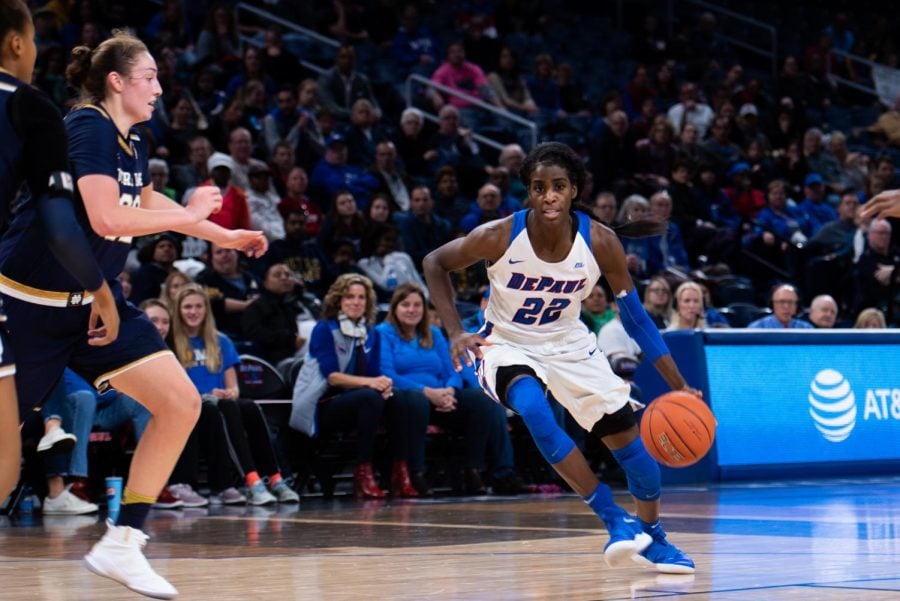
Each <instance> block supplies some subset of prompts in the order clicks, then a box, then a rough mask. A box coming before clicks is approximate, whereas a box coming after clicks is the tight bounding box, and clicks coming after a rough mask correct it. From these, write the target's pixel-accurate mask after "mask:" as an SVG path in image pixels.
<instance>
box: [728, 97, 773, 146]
mask: <svg viewBox="0 0 900 601" xmlns="http://www.w3.org/2000/svg"><path fill="white" fill-rule="evenodd" d="M735 133H736V134H737V138H738V139H739V140H740V146H741V147H742V148H746V147H747V145H748V144H750V142H751V141H753V140H757V141H758V142H759V143H760V144H761V145H762V148H763V150H768V149H769V138H768V137H766V134H764V133H763V132H762V129H760V127H759V110H758V109H757V108H756V105H755V104H750V103H749V102H748V103H746V104H742V105H741V108H739V109H738V115H737V131H736V132H735Z"/></svg>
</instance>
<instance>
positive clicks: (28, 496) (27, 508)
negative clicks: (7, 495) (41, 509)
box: [19, 486, 34, 515]
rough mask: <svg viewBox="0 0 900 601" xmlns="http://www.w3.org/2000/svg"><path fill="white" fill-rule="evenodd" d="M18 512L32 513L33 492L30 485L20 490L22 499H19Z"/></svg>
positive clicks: (23, 513)
mask: <svg viewBox="0 0 900 601" xmlns="http://www.w3.org/2000/svg"><path fill="white" fill-rule="evenodd" d="M19 513H21V514H22V515H31V514H32V513H34V493H33V492H32V490H31V487H30V486H26V487H25V489H24V490H23V491H22V500H21V501H19Z"/></svg>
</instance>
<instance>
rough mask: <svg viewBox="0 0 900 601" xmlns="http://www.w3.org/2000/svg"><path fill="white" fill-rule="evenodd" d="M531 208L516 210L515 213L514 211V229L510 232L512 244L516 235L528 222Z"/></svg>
mask: <svg viewBox="0 0 900 601" xmlns="http://www.w3.org/2000/svg"><path fill="white" fill-rule="evenodd" d="M529 210H530V209H522V210H521V211H516V212H515V213H513V226H512V231H511V232H510V233H509V243H510V244H512V242H513V240H515V239H516V236H518V235H519V234H520V233H521V232H522V230H524V229H525V227H526V225H527V224H528V211H529Z"/></svg>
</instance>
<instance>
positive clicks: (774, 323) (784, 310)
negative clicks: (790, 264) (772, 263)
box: [747, 284, 813, 330]
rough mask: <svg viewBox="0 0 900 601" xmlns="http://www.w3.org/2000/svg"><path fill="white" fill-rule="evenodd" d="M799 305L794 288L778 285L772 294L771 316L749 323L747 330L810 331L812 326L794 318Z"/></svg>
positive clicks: (787, 285)
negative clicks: (791, 329)
mask: <svg viewBox="0 0 900 601" xmlns="http://www.w3.org/2000/svg"><path fill="white" fill-rule="evenodd" d="M799 303H800V297H799V295H798V294H797V289H796V288H794V287H793V286H791V285H790V284H779V285H778V286H776V287H775V290H774V291H773V292H772V311H773V312H772V315H767V316H765V317H762V318H760V319H757V320H756V321H752V322H750V324H749V325H748V326H747V329H748V330H754V329H764V330H784V329H788V328H795V329H800V330H811V329H812V328H813V326H812V324H810V323H809V322H806V321H803V320H802V319H796V318H795V317H794V316H795V315H796V314H797V309H798V307H799Z"/></svg>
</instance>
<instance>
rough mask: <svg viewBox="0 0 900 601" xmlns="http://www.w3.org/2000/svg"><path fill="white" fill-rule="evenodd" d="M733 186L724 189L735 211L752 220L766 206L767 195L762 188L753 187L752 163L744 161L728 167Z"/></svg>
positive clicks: (745, 218)
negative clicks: (751, 178)
mask: <svg viewBox="0 0 900 601" xmlns="http://www.w3.org/2000/svg"><path fill="white" fill-rule="evenodd" d="M728 179H729V180H731V186H730V187H727V188H725V189H724V192H725V195H726V196H727V197H728V199H729V200H730V201H731V206H732V207H734V210H735V212H736V213H737V214H738V215H740V216H741V218H743V219H744V220H747V221H752V220H753V219H754V218H755V217H756V215H757V214H758V213H759V212H760V211H761V210H762V209H763V207H765V206H766V197H765V196H763V193H762V191H761V190H757V189H755V188H753V187H752V184H751V180H750V165H749V164H747V163H744V162H740V163H735V164H734V165H732V166H731V168H729V169H728Z"/></svg>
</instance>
